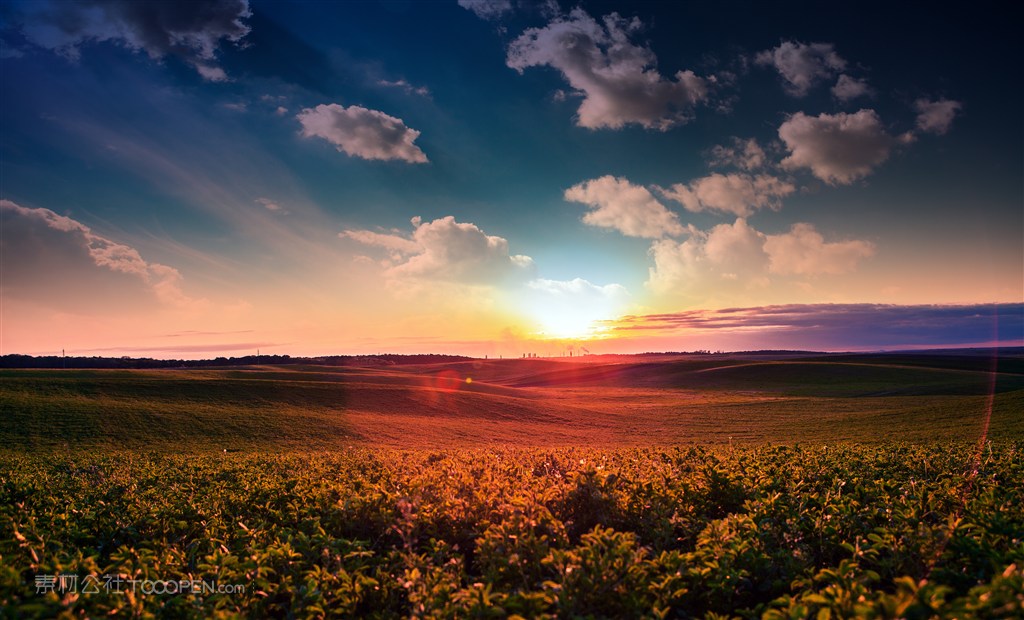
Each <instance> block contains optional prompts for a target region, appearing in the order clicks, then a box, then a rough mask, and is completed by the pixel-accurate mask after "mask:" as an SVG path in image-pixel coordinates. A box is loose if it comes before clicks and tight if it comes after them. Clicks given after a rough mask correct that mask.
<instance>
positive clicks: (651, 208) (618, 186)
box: [565, 175, 685, 239]
mask: <svg viewBox="0 0 1024 620" xmlns="http://www.w3.org/2000/svg"><path fill="white" fill-rule="evenodd" d="M565 199H566V200H568V201H570V202H580V203H583V204H586V205H589V206H590V207H593V209H592V210H591V211H588V212H587V213H586V214H585V215H584V216H583V222H584V223H585V224H590V225H591V226H598V227H601V228H611V229H614V230H617V231H619V232H621V233H622V234H624V235H626V236H628V237H645V238H648V239H658V238H661V237H664V236H666V235H679V234H682V233H683V232H684V231H685V229H684V228H683V226H682V224H680V223H679V218H678V216H676V214H675V213H672V212H671V211H669V210H668V209H666V208H665V206H664V205H663V204H661V203H660V202H658V200H657V199H656V198H655V197H654V196H653V195H652V194H651V192H650V191H649V190H648V189H647V188H645V187H641V186H639V185H633V184H632V183H630V182H629V181H628V180H627V179H624V178H617V177H613V176H611V175H607V176H603V177H600V178H598V179H592V180H590V181H584V182H583V183H579V184H577V185H574V186H572V187H570V188H569V189H567V190H565Z"/></svg>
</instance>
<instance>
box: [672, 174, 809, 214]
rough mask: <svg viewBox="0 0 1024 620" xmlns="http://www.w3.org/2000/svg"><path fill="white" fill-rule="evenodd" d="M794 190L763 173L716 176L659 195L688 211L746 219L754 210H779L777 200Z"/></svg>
mask: <svg viewBox="0 0 1024 620" xmlns="http://www.w3.org/2000/svg"><path fill="white" fill-rule="evenodd" d="M795 191H796V188H795V187H794V186H793V184H792V183H787V182H786V181H783V180H781V179H778V178H776V177H773V176H771V175H767V174H759V175H756V176H753V175H749V174H719V173H717V172H716V173H714V174H711V175H709V176H706V177H703V178H700V179H697V180H696V181H692V182H691V183H690V184H689V185H684V184H682V183H676V184H675V185H672V186H671V187H670V188H668V189H661V193H662V194H663V195H664V196H665V197H666V198H668V199H670V200H675V201H676V202H678V203H680V204H682V205H683V206H684V207H686V209H687V210H688V211H693V212H700V211H718V212H720V213H731V214H733V215H736V216H738V217H746V216H748V215H750V214H751V213H753V212H754V211H756V210H758V209H765V208H769V209H776V210H778V209H779V208H781V207H782V202H781V200H780V199H781V198H782V197H784V196H788V195H790V194H792V193H793V192H795Z"/></svg>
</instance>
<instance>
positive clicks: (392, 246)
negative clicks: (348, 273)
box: [341, 215, 534, 284]
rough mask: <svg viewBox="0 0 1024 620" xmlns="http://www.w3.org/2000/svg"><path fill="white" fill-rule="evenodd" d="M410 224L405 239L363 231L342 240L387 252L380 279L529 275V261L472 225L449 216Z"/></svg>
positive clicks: (481, 279)
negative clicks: (387, 257)
mask: <svg viewBox="0 0 1024 620" xmlns="http://www.w3.org/2000/svg"><path fill="white" fill-rule="evenodd" d="M412 223H413V226H414V227H415V229H414V230H413V232H412V234H411V235H408V236H406V235H402V234H399V233H377V232H373V231H367V230H346V231H344V232H342V233H341V236H342V237H343V238H348V239H352V240H354V241H357V242H359V243H362V244H364V245H370V246H377V247H381V248H385V249H387V250H388V251H389V252H390V253H391V258H390V260H389V261H388V263H387V268H386V270H385V275H386V276H387V277H390V278H395V279H423V280H435V281H450V282H460V283H467V284H498V283H500V282H501V281H504V280H507V279H516V278H526V277H529V276H530V275H531V274H532V273H533V270H534V265H533V259H531V258H530V257H529V256H523V255H520V254H511V253H509V246H508V241H507V240H506V239H504V238H502V237H497V236H494V235H488V234H486V233H485V232H484V231H482V230H480V228H479V227H478V226H477V225H476V224H471V223H468V222H456V221H455V218H454V217H452V216H450V215H449V216H447V217H443V218H439V219H436V220H434V221H432V222H426V223H424V222H423V221H422V220H420V218H418V217H417V218H413V220H412Z"/></svg>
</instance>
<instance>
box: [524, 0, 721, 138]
mask: <svg viewBox="0 0 1024 620" xmlns="http://www.w3.org/2000/svg"><path fill="white" fill-rule="evenodd" d="M602 21H603V23H598V22H597V21H596V20H595V19H594V18H593V17H591V16H590V15H588V14H587V13H586V12H585V11H584V10H583V9H580V8H576V9H573V10H572V11H571V12H570V13H569V15H568V16H561V17H557V18H555V19H554V20H553V21H551V22H550V23H549V24H548V25H547V26H544V27H543V28H530V29H528V30H526V31H525V32H523V33H522V34H521V35H520V36H519V37H518V38H517V39H516V40H515V41H513V42H512V43H511V45H509V48H508V55H507V58H506V63H507V64H508V66H509V67H511V68H513V69H515V70H517V71H519V72H520V73H522V72H523V70H524V69H526V68H528V67H540V66H548V67H552V68H554V69H557V70H559V71H561V73H562V75H563V76H564V77H565V79H566V81H567V82H568V83H569V85H570V86H572V88H573V89H575V91H576V93H578V94H581V95H582V97H583V100H582V102H581V103H580V107H579V109H578V110H577V121H576V122H577V124H578V125H579V126H580V127H587V128H589V129H601V128H608V129H619V128H622V127H624V126H626V125H629V124H635V125H640V126H642V127H646V128H648V129H658V130H662V131H664V130H667V129H669V128H671V127H673V126H675V125H679V124H682V123H685V122H687V121H688V120H690V119H691V118H692V116H693V108H694V106H695V105H697V104H698V103H700V102H702V101H704V100H706V99H707V98H708V88H709V80H705V79H704V78H701V77H698V76H697V75H695V74H694V73H693V71H689V70H687V71H679V72H677V73H676V74H675V76H673V77H672V78H666V77H664V76H662V75H661V73H659V72H658V69H657V67H656V63H657V58H656V57H655V55H654V52H652V51H651V50H650V49H649V48H647V47H644V46H641V45H637V44H635V43H633V42H632V41H631V39H632V38H633V37H634V36H635V35H636V34H637V33H638V32H639V31H640V30H641V29H642V27H643V24H642V23H641V22H640V20H639V19H636V18H634V19H631V20H629V19H625V18H623V17H620V16H619V15H618V14H617V13H612V14H611V15H607V16H605V17H604V19H603V20H602Z"/></svg>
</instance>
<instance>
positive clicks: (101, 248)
mask: <svg viewBox="0 0 1024 620" xmlns="http://www.w3.org/2000/svg"><path fill="white" fill-rule="evenodd" d="M0 213H2V214H3V216H4V229H5V230H4V244H3V249H4V252H5V253H9V255H10V256H11V257H17V261H18V262H17V263H14V264H13V266H11V267H7V268H5V270H4V276H5V286H10V285H11V284H13V285H14V286H15V287H16V288H25V289H32V290H38V288H39V287H43V288H51V289H52V288H55V287H56V288H59V287H60V286H62V284H61V283H62V282H63V281H64V280H66V279H68V278H71V279H82V280H84V279H89V278H92V277H93V276H94V275H96V271H95V268H99V269H100V274H99V275H102V274H103V273H108V274H109V273H114V274H124V275H127V276H130V277H132V278H134V279H135V280H136V281H137V282H141V283H142V284H143V285H144V287H145V288H146V289H148V290H149V291H150V293H152V295H153V296H154V297H155V298H156V299H157V300H158V301H160V302H161V303H164V304H168V305H172V306H177V307H188V306H195V305H197V304H201V303H204V300H195V299H192V298H190V297H188V296H187V295H186V294H185V293H184V292H183V291H182V284H183V279H182V276H181V274H180V273H179V272H178V270H177V269H174V268H173V267H168V266H167V265H162V264H160V263H150V262H147V261H145V260H144V259H143V258H142V256H141V255H140V254H139V252H138V251H137V250H136V249H135V248H133V247H131V246H127V245H124V244H121V243H117V242H116V241H112V240H110V239H107V238H106V237H102V236H100V235H97V234H96V233H94V232H93V231H92V230H91V229H90V228H89V227H88V226H86V225H84V224H82V223H81V222H78V221H77V220H74V219H72V218H69V217H66V216H63V215H58V214H57V213H55V212H53V211H51V210H49V209H44V208H30V207H22V206H21V205H18V204H16V203H14V202H12V201H10V200H0ZM33 264H35V265H40V266H42V268H40V269H38V270H32V269H30V268H29V267H30V266H31V265H33ZM8 265H11V263H8ZM90 265H91V267H92V268H93V269H92V270H91V271H89V266H90ZM83 269H85V270H86V272H85V273H82V271H83ZM39 272H42V274H43V278H44V279H45V280H47V281H48V282H50V284H49V285H47V283H46V282H39V281H32V280H36V279H37V278H38V276H39ZM75 273H78V274H80V275H77V276H76V275H73V274H75ZM101 279H102V278H101ZM117 282H120V280H117ZM76 284H81V282H77V283H76ZM97 288H101V287H97ZM69 301H70V300H69Z"/></svg>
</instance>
